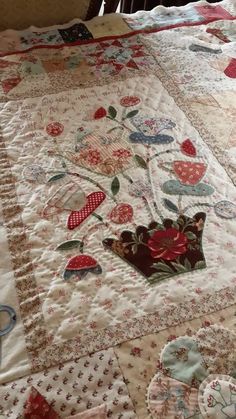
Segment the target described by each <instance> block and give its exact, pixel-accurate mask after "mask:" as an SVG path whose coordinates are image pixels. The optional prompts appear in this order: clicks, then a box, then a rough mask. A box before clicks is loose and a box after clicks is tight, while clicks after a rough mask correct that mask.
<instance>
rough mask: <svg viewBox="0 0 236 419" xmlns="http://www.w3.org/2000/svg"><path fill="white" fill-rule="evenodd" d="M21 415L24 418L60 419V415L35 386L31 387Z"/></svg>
mask: <svg viewBox="0 0 236 419" xmlns="http://www.w3.org/2000/svg"><path fill="white" fill-rule="evenodd" d="M23 417H24V419H35V418H37V419H60V416H59V415H58V414H57V413H56V412H55V410H54V409H53V408H52V407H51V406H50V404H49V403H48V402H47V400H46V399H45V397H44V396H42V394H40V393H39V392H38V390H36V388H35V387H31V392H30V395H29V398H28V400H27V404H26V407H25V410H24V415H23Z"/></svg>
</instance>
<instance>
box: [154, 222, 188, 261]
mask: <svg viewBox="0 0 236 419" xmlns="http://www.w3.org/2000/svg"><path fill="white" fill-rule="evenodd" d="M187 243H188V239H187V237H186V236H185V234H184V233H182V232H180V231H179V230H177V229H175V228H168V229H167V230H159V231H155V233H154V234H153V235H152V237H151V238H150V239H149V240H148V247H149V249H150V250H151V255H152V257H153V258H156V259H157V258H159V259H164V260H174V259H176V258H177V257H178V256H179V255H182V254H183V253H185V252H186V250H187V249H186V245H187Z"/></svg>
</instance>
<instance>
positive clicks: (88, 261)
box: [64, 255, 102, 280]
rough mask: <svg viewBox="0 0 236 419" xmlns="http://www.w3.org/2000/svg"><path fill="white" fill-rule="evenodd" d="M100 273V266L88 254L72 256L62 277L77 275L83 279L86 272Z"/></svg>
mask: <svg viewBox="0 0 236 419" xmlns="http://www.w3.org/2000/svg"><path fill="white" fill-rule="evenodd" d="M89 272H90V273H95V274H101V273H102V268H101V266H100V265H99V264H98V262H97V261H96V260H95V259H94V258H92V257H91V256H89V255H78V256H74V257H73V258H72V259H70V260H69V262H68V263H67V265H66V268H65V271H64V279H66V280H67V279H70V278H71V277H74V276H75V277H77V278H78V279H83V278H84V277H85V276H86V275H87V274H88V273H89Z"/></svg>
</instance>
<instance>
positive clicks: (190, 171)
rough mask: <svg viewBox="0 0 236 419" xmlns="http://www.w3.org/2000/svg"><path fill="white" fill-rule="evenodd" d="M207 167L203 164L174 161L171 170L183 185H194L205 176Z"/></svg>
mask: <svg viewBox="0 0 236 419" xmlns="http://www.w3.org/2000/svg"><path fill="white" fill-rule="evenodd" d="M206 169H207V166H206V165H205V164H204V163H192V162H188V161H175V162H174V163H173V170H174V172H175V175H176V177H177V178H178V179H179V181H180V182H181V183H183V184H184V185H196V184H197V183H198V182H199V181H200V180H201V179H202V178H203V176H204V175H205V173H206Z"/></svg>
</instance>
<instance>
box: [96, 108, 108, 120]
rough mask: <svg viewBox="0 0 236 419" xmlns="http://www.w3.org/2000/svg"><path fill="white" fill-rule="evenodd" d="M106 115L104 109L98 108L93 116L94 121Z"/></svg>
mask: <svg viewBox="0 0 236 419" xmlns="http://www.w3.org/2000/svg"><path fill="white" fill-rule="evenodd" d="M106 114H107V111H106V109H104V108H103V107H101V108H99V109H97V110H96V112H95V114H94V119H101V118H104V117H105V116H106Z"/></svg>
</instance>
